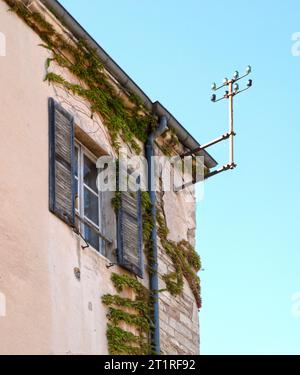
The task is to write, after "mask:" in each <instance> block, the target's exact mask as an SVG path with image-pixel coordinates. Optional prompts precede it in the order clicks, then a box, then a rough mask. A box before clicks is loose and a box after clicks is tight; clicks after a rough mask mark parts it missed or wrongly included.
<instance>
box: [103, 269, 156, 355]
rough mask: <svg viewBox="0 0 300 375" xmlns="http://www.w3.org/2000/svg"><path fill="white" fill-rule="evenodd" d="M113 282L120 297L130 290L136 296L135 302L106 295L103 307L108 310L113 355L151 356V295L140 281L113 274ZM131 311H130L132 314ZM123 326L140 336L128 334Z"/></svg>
mask: <svg viewBox="0 0 300 375" xmlns="http://www.w3.org/2000/svg"><path fill="white" fill-rule="evenodd" d="M111 280H112V282H113V284H114V287H115V288H116V290H117V292H118V293H122V292H123V291H124V290H126V289H128V288H129V289H131V290H133V291H134V292H135V299H130V298H125V297H122V296H121V295H119V294H116V295H111V294H105V295H104V296H102V303H103V304H104V305H106V306H107V307H108V312H107V319H108V321H109V323H108V325H107V340H108V350H109V353H110V354H149V353H150V352H151V345H150V344H149V332H150V329H151V326H150V322H149V298H150V295H149V291H148V290H147V289H146V288H145V287H144V286H143V285H142V284H141V283H140V282H139V281H137V280H136V279H133V278H132V277H129V276H127V275H119V274H116V273H113V274H112V276H111ZM128 310H129V311H128ZM120 324H123V325H124V324H127V325H129V326H131V327H133V328H134V329H135V330H136V331H137V332H138V334H134V333H132V332H129V331H126V330H124V329H123V328H121V327H120V326H119V325H120Z"/></svg>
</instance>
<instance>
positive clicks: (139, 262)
mask: <svg viewBox="0 0 300 375" xmlns="http://www.w3.org/2000/svg"><path fill="white" fill-rule="evenodd" d="M120 195H121V198H120V209H119V211H118V263H119V265H120V266H122V267H124V268H126V269H127V270H128V271H130V272H132V273H134V274H135V275H137V276H139V277H143V268H144V266H143V265H144V263H143V251H142V247H143V229H142V207H141V191H138V192H132V193H130V192H121V193H120Z"/></svg>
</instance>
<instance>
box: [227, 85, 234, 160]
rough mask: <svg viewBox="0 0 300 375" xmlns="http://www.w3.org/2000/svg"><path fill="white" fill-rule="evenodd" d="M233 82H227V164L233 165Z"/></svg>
mask: <svg viewBox="0 0 300 375" xmlns="http://www.w3.org/2000/svg"><path fill="white" fill-rule="evenodd" d="M232 87H233V82H232V81H230V82H229V94H228V95H229V134H230V136H229V164H230V165H233V164H234V154H233V141H234V131H233V95H234V94H233V90H232Z"/></svg>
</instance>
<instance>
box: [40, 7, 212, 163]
mask: <svg viewBox="0 0 300 375" xmlns="http://www.w3.org/2000/svg"><path fill="white" fill-rule="evenodd" d="M39 1H40V2H41V3H42V4H43V5H44V6H45V7H46V8H47V9H49V10H50V11H51V12H52V13H53V14H54V15H55V16H56V17H57V18H58V20H60V21H62V22H63V24H64V26H65V27H66V28H67V29H69V30H70V32H71V33H72V34H73V35H74V36H75V37H76V38H77V39H85V40H87V41H88V42H89V44H90V45H91V47H92V48H95V50H96V51H97V53H98V55H99V58H100V60H101V62H102V64H103V65H104V66H105V68H106V69H107V70H108V72H109V73H110V74H111V75H112V76H113V77H114V78H115V79H116V80H117V81H118V82H119V83H120V84H121V85H122V86H123V87H125V88H126V89H128V90H130V91H131V92H133V93H134V94H136V95H138V97H139V98H140V99H141V101H142V103H143V104H144V106H145V107H146V108H147V109H148V110H150V111H152V112H154V113H155V114H157V115H158V116H163V115H164V116H166V117H167V118H168V124H169V126H170V128H172V129H173V130H174V131H175V132H176V135H177V137H178V139H179V140H180V142H181V143H182V144H183V145H184V146H185V147H186V148H188V149H190V150H193V149H196V148H197V147H199V146H200V144H199V143H198V142H197V141H196V140H195V138H194V137H193V136H192V135H191V134H190V133H189V132H188V131H187V130H186V129H185V128H184V127H183V126H182V125H181V124H180V123H179V122H178V121H177V120H176V118H175V117H174V116H173V115H172V114H171V113H170V112H169V111H168V110H167V109H166V108H165V107H164V106H163V105H162V104H161V103H160V102H158V101H156V102H154V103H153V102H152V100H151V99H150V98H149V97H148V96H147V95H146V94H145V92H144V91H143V90H142V89H141V88H140V87H139V86H138V85H137V84H136V83H135V82H134V81H133V80H132V79H131V78H130V77H129V75H128V74H127V73H126V72H125V71H124V70H123V69H122V68H121V67H120V66H119V65H118V64H117V63H116V62H115V61H114V60H113V59H112V58H111V57H110V56H109V55H108V53H106V52H105V51H104V49H103V48H102V47H101V46H100V45H99V44H98V43H97V42H96V40H95V39H94V38H93V37H92V36H91V35H90V34H89V33H88V32H87V31H86V30H85V29H84V28H83V27H82V26H81V25H80V24H79V22H78V21H77V20H76V19H75V18H74V17H73V16H72V15H71V14H70V13H69V12H68V11H67V10H66V9H65V8H64V6H63V5H61V4H60V2H59V1H57V0H39ZM197 155H199V156H204V161H205V165H206V166H207V167H208V168H214V167H216V166H217V164H218V163H217V162H216V160H214V159H213V158H212V156H211V155H210V154H209V153H208V152H206V151H205V150H202V151H199V152H198V153H197Z"/></svg>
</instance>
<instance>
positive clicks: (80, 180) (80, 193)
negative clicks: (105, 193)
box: [74, 139, 111, 256]
mask: <svg viewBox="0 0 300 375" xmlns="http://www.w3.org/2000/svg"><path fill="white" fill-rule="evenodd" d="M74 148H75V150H74V155H75V154H76V152H77V155H78V158H77V168H76V169H77V176H76V174H75V173H74V179H75V181H76V180H77V191H75V199H77V203H78V204H76V205H75V215H76V217H77V218H78V219H79V223H78V227H79V231H80V233H82V235H83V237H84V238H85V227H86V226H87V227H89V228H90V229H92V230H93V231H94V233H95V234H96V235H97V237H98V241H99V250H98V249H97V248H95V247H94V246H93V245H92V244H91V243H90V242H89V241H88V239H86V241H87V243H88V244H89V246H90V247H92V248H93V249H94V250H95V251H97V252H98V253H100V254H102V255H104V256H105V243H104V242H105V241H106V242H111V241H110V240H109V239H107V238H105V236H103V234H102V231H103V220H102V212H103V211H102V208H103V205H102V203H103V202H102V194H101V191H99V190H98V194H97V193H96V192H95V191H94V190H93V189H92V188H91V187H90V186H88V185H87V184H86V183H85V182H84V157H86V158H87V159H89V160H90V161H91V162H92V163H94V164H95V167H96V162H97V158H96V156H95V155H93V154H92V153H91V152H90V151H89V150H88V149H87V148H86V147H85V146H84V145H83V144H82V143H81V142H80V141H78V140H77V139H75V142H74ZM76 150H77V151H76ZM85 189H87V190H88V191H89V192H90V193H91V194H93V195H94V196H95V197H97V199H98V223H99V224H98V225H97V224H96V223H94V222H93V221H92V220H91V219H90V218H88V217H87V216H86V215H85V212H84V191H85Z"/></svg>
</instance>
